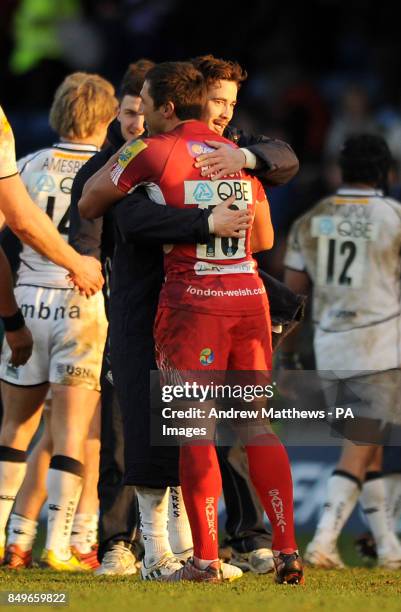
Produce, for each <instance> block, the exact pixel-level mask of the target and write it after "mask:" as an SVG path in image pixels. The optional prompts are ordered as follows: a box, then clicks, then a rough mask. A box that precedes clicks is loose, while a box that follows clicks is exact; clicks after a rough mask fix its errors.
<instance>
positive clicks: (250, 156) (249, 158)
mask: <svg viewBox="0 0 401 612" xmlns="http://www.w3.org/2000/svg"><path fill="white" fill-rule="evenodd" d="M240 151H242V152H243V154H244V155H245V168H248V169H249V170H255V168H256V164H257V161H258V160H257V157H256V155H255V153H252V151H250V150H249V149H246V148H245V147H241V148H240Z"/></svg>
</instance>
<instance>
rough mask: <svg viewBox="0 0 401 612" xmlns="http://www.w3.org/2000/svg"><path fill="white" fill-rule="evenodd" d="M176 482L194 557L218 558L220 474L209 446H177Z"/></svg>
mask: <svg viewBox="0 0 401 612" xmlns="http://www.w3.org/2000/svg"><path fill="white" fill-rule="evenodd" d="M180 480H181V487H182V494H183V497H184V503H185V507H186V510H187V514H188V519H189V523H190V525H191V532H192V539H193V542H194V556H195V557H198V559H218V557H219V553H218V545H219V538H218V514H217V504H218V501H219V497H220V494H221V475H220V468H219V463H218V460H217V455H216V449H215V447H214V445H213V444H207V445H204V446H182V447H181V450H180Z"/></svg>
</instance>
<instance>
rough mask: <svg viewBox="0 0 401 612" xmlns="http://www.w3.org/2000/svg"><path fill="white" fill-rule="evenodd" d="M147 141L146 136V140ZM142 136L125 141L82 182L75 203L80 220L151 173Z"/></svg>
mask: <svg viewBox="0 0 401 612" xmlns="http://www.w3.org/2000/svg"><path fill="white" fill-rule="evenodd" d="M146 140H148V139H146ZM148 149H152V147H149V145H148V144H147V142H145V140H144V139H141V138H138V139H137V140H134V141H132V142H130V143H128V144H125V145H124V146H123V147H121V149H119V150H118V151H117V152H116V153H115V154H114V155H112V156H111V157H110V159H109V161H108V162H107V163H106V164H105V165H104V166H103V167H102V168H100V170H98V171H97V172H96V173H95V174H94V175H93V176H92V177H91V178H90V179H89V180H88V181H87V182H86V183H85V186H84V188H83V191H82V196H81V198H80V200H79V202H78V208H79V213H80V215H81V217H83V218H84V219H97V218H98V217H101V216H102V215H104V213H105V212H106V211H107V210H108V209H109V208H110V207H111V206H112V205H113V204H115V203H116V202H118V201H119V200H121V199H122V198H123V197H124V196H125V195H126V194H127V193H130V192H131V191H132V190H133V189H134V188H135V185H136V184H138V183H139V182H141V181H144V180H148V177H149V176H150V175H151V168H152V165H153V164H152V156H151V155H150V154H149V151H148Z"/></svg>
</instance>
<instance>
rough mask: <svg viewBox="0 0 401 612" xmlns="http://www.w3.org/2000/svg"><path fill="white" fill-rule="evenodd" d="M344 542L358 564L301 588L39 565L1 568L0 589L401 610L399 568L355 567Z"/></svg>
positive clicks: (285, 607)
mask: <svg viewBox="0 0 401 612" xmlns="http://www.w3.org/2000/svg"><path fill="white" fill-rule="evenodd" d="M340 544H341V546H340V548H341V552H342V555H343V558H344V559H345V561H346V562H347V563H350V564H353V565H354V567H350V568H349V569H347V570H344V571H341V570H340V571H324V570H313V569H307V571H306V584H305V586H302V587H301V586H298V587H296V586H293V587H292V586H285V585H276V584H275V583H274V581H273V577H272V575H271V574H269V575H267V576H255V575H251V574H245V575H244V577H243V578H241V579H240V580H237V581H235V582H233V583H231V584H222V585H202V584H190V583H187V584H185V583H182V584H162V583H154V582H152V583H148V582H143V581H141V580H139V578H137V577H136V576H133V577H99V578H96V577H95V576H93V575H92V574H87V573H82V574H68V573H64V572H63V573H62V572H49V571H46V570H37V569H33V570H23V571H20V572H14V573H10V572H9V571H6V570H2V569H1V568H0V582H1V585H0V591H2V592H4V591H19V592H46V591H47V592H50V591H55V592H60V591H66V592H67V593H68V594H69V604H68V606H54V607H52V609H55V608H56V607H58V608H59V609H60V610H68V612H70V611H71V612H72V611H74V612H75V611H82V612H109V611H110V612H126V611H127V612H128V611H129V612H158V611H159V610H162V611H163V612H168V611H170V610H172V611H173V612H237V611H238V612H248V611H251V612H253V611H259V610H260V611H262V610H263V612H265V611H268V610H271V611H272V612H287V611H288V612H312V611H315V610H316V611H317V610H324V611H327V612H331V611H333V612H334V611H335V612H337V611H341V612H342V611H347V612H348V611H349V612H370V611H372V612H373V611H375V612H376V611H377V610H380V611H391V612H393V611H394V612H395V611H397V612H398V611H399V610H401V572H391V571H384V570H379V569H368V568H366V567H355V563H359V565H361V562H360V560H358V558H357V557H356V555H355V554H354V552H353V549H352V546H351V543H350V540H349V539H347V538H345V539H343V540H342V541H341V542H340ZM7 607H9V609H12V606H7ZM13 607H14V608H15V606H13ZM35 607H36V606H35ZM4 609H5V606H4ZM25 609H26V608H25Z"/></svg>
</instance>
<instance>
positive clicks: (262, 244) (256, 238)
mask: <svg viewBox="0 0 401 612" xmlns="http://www.w3.org/2000/svg"><path fill="white" fill-rule="evenodd" d="M253 186H254V189H255V191H254V193H255V217H254V220H253V226H252V232H251V250H252V253H259V252H260V251H266V250H268V249H271V248H272V246H273V242H274V230H273V225H272V222H271V218H270V206H269V202H268V200H267V196H266V193H265V190H264V189H263V185H262V184H261V182H260V181H259V180H258V179H254V185H253Z"/></svg>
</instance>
